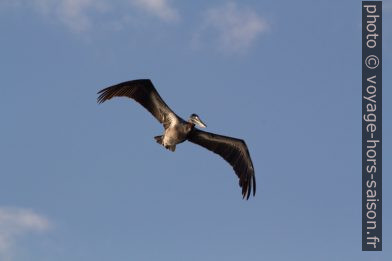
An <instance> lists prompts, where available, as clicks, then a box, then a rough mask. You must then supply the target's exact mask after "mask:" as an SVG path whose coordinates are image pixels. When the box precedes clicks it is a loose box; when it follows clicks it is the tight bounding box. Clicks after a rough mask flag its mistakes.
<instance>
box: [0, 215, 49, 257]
mask: <svg viewBox="0 0 392 261" xmlns="http://www.w3.org/2000/svg"><path fill="white" fill-rule="evenodd" d="M50 227H51V225H50V223H49V221H48V219H46V218H45V217H43V216H41V215H39V214H37V213H35V212H34V211H32V210H29V209H24V208H4V207H0V259H1V260H4V259H5V260H10V251H11V249H12V247H13V246H14V243H15V241H16V240H17V238H19V237H21V236H23V235H24V234H26V233H29V232H43V231H47V230H48V229H49V228H50Z"/></svg>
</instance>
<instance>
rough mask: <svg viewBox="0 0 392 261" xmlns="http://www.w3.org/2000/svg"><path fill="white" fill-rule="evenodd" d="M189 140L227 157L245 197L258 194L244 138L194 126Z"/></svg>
mask: <svg viewBox="0 0 392 261" xmlns="http://www.w3.org/2000/svg"><path fill="white" fill-rule="evenodd" d="M188 140H189V141H190V142H192V143H195V144H197V145H200V146H202V147H204V148H206V149H208V150H210V151H212V152H214V153H216V154H218V155H219V156H221V157H222V158H223V159H225V160H226V161H227V162H228V163H229V164H230V165H231V166H232V167H233V169H234V171H235V173H236V174H237V176H238V178H239V185H240V187H241V188H242V196H243V198H246V199H249V196H250V194H252V191H253V196H254V195H255V194H256V177H255V172H254V168H253V163H252V160H251V158H250V154H249V151H248V147H247V146H246V143H245V141H244V140H241V139H236V138H232V137H227V136H222V135H218V134H214V133H210V132H206V131H202V130H199V129H196V128H194V129H193V130H192V132H191V133H190V134H189V135H188Z"/></svg>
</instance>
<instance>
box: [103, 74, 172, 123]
mask: <svg viewBox="0 0 392 261" xmlns="http://www.w3.org/2000/svg"><path fill="white" fill-rule="evenodd" d="M98 94H100V95H99V97H98V99H97V102H98V103H103V102H104V101H106V100H110V99H111V98H113V97H128V98H131V99H134V100H135V101H137V102H138V103H140V104H141V105H142V106H143V107H144V108H146V109H147V110H148V111H149V112H151V114H152V115H153V116H154V117H155V118H156V119H157V120H158V121H159V122H160V123H162V124H163V126H164V128H165V129H167V128H168V127H169V126H170V124H171V123H173V121H178V116H177V115H176V114H175V113H174V112H173V111H172V110H171V109H170V108H169V106H167V104H166V103H165V102H164V101H163V99H162V98H161V96H159V93H158V92H157V90H156V89H155V87H154V85H153V84H152V82H151V81H150V80H149V79H140V80H133V81H128V82H123V83H120V84H117V85H113V86H110V87H107V88H105V89H103V90H100V91H99V92H98Z"/></svg>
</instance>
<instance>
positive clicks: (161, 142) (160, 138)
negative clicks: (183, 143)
mask: <svg viewBox="0 0 392 261" xmlns="http://www.w3.org/2000/svg"><path fill="white" fill-rule="evenodd" d="M154 139H155V140H156V142H157V143H159V144H161V145H163V135H161V136H155V137H154ZM163 146H164V145H163ZM164 147H165V148H166V149H168V150H171V151H175V150H176V145H172V146H169V145H167V146H164Z"/></svg>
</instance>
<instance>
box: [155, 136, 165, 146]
mask: <svg viewBox="0 0 392 261" xmlns="http://www.w3.org/2000/svg"><path fill="white" fill-rule="evenodd" d="M154 139H155V140H156V141H157V142H158V143H159V144H161V145H162V141H163V136H162V135H161V136H155V137H154Z"/></svg>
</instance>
